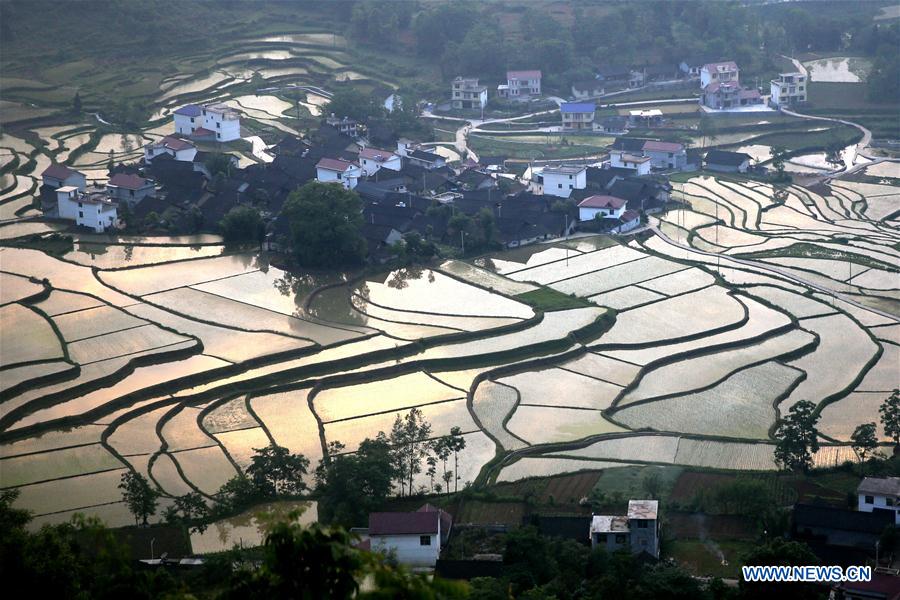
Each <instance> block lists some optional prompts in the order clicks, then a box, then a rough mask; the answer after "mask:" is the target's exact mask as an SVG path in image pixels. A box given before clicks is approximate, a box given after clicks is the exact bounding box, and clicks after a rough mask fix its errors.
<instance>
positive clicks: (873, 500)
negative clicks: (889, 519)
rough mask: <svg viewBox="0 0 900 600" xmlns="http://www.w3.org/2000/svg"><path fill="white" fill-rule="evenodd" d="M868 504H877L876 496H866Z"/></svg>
mask: <svg viewBox="0 0 900 600" xmlns="http://www.w3.org/2000/svg"><path fill="white" fill-rule="evenodd" d="M866 504H875V498H873V497H872V496H866Z"/></svg>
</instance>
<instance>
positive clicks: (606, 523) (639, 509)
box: [589, 500, 659, 558]
mask: <svg viewBox="0 0 900 600" xmlns="http://www.w3.org/2000/svg"><path fill="white" fill-rule="evenodd" d="M658 511H659V502H658V501H656V500H629V501H628V513H627V514H626V515H624V516H621V515H594V516H593V517H592V518H591V528H590V533H589V535H590V540H591V547H592V548H596V547H597V546H600V547H602V548H605V549H606V550H607V551H608V552H615V551H616V550H623V549H624V550H629V551H630V552H631V553H632V554H641V553H647V554H649V555H650V556H652V557H654V558H659V518H658Z"/></svg>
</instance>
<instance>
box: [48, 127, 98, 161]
mask: <svg viewBox="0 0 900 600" xmlns="http://www.w3.org/2000/svg"><path fill="white" fill-rule="evenodd" d="M91 133H92V132H91V131H85V132H82V133H77V134H75V135H70V136H68V137H65V138H62V143H63V146H64V147H65V150H63V151H62V152H59V153H58V154H57V155H56V157H55V160H56V162H58V163H65V162H66V161H68V160H69V156H70V155H71V154H72V152H74V151H75V150H77V149H78V148H81V147H82V146H86V145H87V144H89V143H90V141H91Z"/></svg>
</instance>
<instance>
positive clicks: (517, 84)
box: [497, 71, 541, 100]
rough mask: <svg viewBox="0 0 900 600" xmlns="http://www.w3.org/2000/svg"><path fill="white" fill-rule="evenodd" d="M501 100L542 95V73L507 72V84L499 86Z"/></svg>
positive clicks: (498, 92)
mask: <svg viewBox="0 0 900 600" xmlns="http://www.w3.org/2000/svg"><path fill="white" fill-rule="evenodd" d="M497 95H498V96H500V97H501V98H510V99H513V100H514V99H516V98H522V99H526V98H529V97H531V96H540V95H541V72H540V71H507V72H506V83H505V84H502V83H501V84H500V85H498V86H497Z"/></svg>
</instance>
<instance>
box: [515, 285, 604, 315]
mask: <svg viewBox="0 0 900 600" xmlns="http://www.w3.org/2000/svg"><path fill="white" fill-rule="evenodd" d="M516 299H517V300H521V301H522V302H524V303H525V304H528V305H529V306H533V307H534V308H536V309H538V310H542V311H544V312H549V311H554V310H569V309H572V308H583V307H585V306H592V305H591V303H590V302H588V301H587V300H585V299H584V298H578V297H576V296H569V295H567V294H563V293H562V292H560V291H557V290H554V289H553V288H549V287H546V286H542V287H540V288H539V289H536V290H532V291H530V292H525V293H524V294H519V295H518V296H516Z"/></svg>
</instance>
